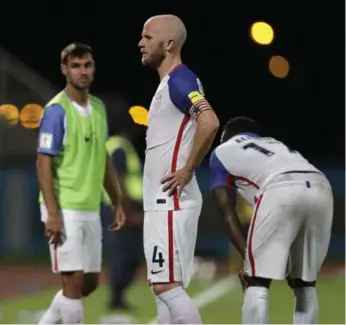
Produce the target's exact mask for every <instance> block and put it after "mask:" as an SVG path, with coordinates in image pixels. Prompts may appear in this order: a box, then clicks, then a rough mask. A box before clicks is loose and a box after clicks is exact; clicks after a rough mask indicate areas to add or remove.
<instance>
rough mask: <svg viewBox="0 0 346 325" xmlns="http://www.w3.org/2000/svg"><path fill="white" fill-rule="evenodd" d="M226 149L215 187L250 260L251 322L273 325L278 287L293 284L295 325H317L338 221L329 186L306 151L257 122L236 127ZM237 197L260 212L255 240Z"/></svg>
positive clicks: (216, 166) (246, 311)
mask: <svg viewBox="0 0 346 325" xmlns="http://www.w3.org/2000/svg"><path fill="white" fill-rule="evenodd" d="M221 142H222V144H221V145H220V146H218V147H217V148H216V149H215V151H214V152H213V153H212V154H211V156H210V169H211V187H212V192H213V195H214V198H215V199H216V202H217V205H218V207H219V208H220V210H221V212H222V215H223V217H224V220H225V221H226V222H227V224H228V232H229V237H230V239H231V241H232V242H233V244H234V245H235V247H236V248H237V249H238V250H239V252H240V253H241V255H242V256H243V257H244V270H243V272H242V273H241V274H240V275H241V279H242V283H243V286H244V288H245V297H244V304H243V323H244V324H268V310H267V309H268V289H269V286H270V283H271V280H284V279H285V278H286V277H287V280H288V283H289V285H290V287H291V288H292V289H293V291H294V295H295V310H294V323H295V324H316V322H317V314H318V301H317V293H316V288H315V285H316V278H317V273H318V271H319V269H320V267H321V265H322V263H323V261H324V259H325V257H326V254H327V251H328V246H329V240H330V235H331V227H332V219H333V196H332V190H331V187H330V184H329V181H328V180H327V178H326V177H325V176H324V175H323V174H322V173H321V172H320V171H319V170H318V169H317V168H316V167H314V166H313V165H312V164H310V163H309V162H308V161H307V160H306V159H305V158H304V157H303V156H302V155H300V154H299V153H298V152H296V151H294V150H291V149H289V148H288V147H287V146H286V145H285V144H283V143H282V142H280V141H278V140H276V139H273V138H269V137H262V136H261V135H260V130H259V125H258V124H257V122H255V121H253V120H251V119H249V118H246V117H239V118H235V119H232V120H230V121H229V122H228V123H227V124H226V125H225V127H224V132H223V134H222V138H221ZM236 191H237V192H238V193H239V194H240V195H241V196H243V197H244V198H245V199H246V200H247V202H248V203H249V204H250V205H252V206H253V207H254V212H253V216H252V220H251V224H250V229H249V233H248V236H247V241H246V235H245V232H244V229H243V228H242V225H241V223H240V221H239V218H238V215H237V212H236V209H235V205H236V194H235V193H236ZM288 261H289V262H290V263H289V265H288ZM287 265H288V268H287ZM287 271H288V276H287V273H286V272H287Z"/></svg>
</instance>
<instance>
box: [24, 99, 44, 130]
mask: <svg viewBox="0 0 346 325" xmlns="http://www.w3.org/2000/svg"><path fill="white" fill-rule="evenodd" d="M42 112H43V108H42V106H41V105H38V104H27V105H25V106H24V107H23V108H22V110H21V111H20V115H19V119H20V122H21V124H22V126H23V127H24V128H26V129H37V128H38V127H39V124H40V120H41V116H42Z"/></svg>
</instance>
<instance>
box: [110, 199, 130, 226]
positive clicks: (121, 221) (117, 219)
mask: <svg viewBox="0 0 346 325" xmlns="http://www.w3.org/2000/svg"><path fill="white" fill-rule="evenodd" d="M113 213H114V221H113V223H112V224H111V225H110V226H109V228H108V229H109V230H110V231H118V230H120V229H121V228H122V227H124V225H125V222H126V214H125V211H124V209H123V207H122V205H119V206H118V207H116V208H114V211H113Z"/></svg>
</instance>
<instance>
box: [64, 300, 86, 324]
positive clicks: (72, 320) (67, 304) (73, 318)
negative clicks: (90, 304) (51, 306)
mask: <svg viewBox="0 0 346 325" xmlns="http://www.w3.org/2000/svg"><path fill="white" fill-rule="evenodd" d="M60 310H61V318H62V322H63V324H83V323H84V320H83V304H82V299H71V298H67V297H65V296H61V299H60Z"/></svg>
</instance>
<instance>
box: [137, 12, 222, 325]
mask: <svg viewBox="0 0 346 325" xmlns="http://www.w3.org/2000/svg"><path fill="white" fill-rule="evenodd" d="M185 40H186V28H185V26H184V24H183V22H182V21H181V20H180V19H179V18H178V17H176V16H172V15H162V16H155V17H152V18H150V19H149V20H148V21H147V22H146V23H145V24H144V28H143V31H142V38H141V40H140V42H139V47H140V49H141V53H142V63H143V65H146V66H151V67H153V68H155V69H156V70H157V72H158V74H159V77H160V84H159V86H158V88H157V90H156V93H155V95H154V98H153V100H152V103H151V105H150V110H149V124H148V130H147V137H146V140H147V148H146V157H145V165H144V182H143V183H144V211H145V215H144V236H143V238H144V252H145V257H146V263H147V272H148V280H149V281H150V283H151V286H152V291H153V293H154V296H155V301H156V304H157V310H158V323H159V324H164V323H175V324H178V323H179V324H188V323H190V324H199V323H201V317H200V315H199V312H198V310H197V308H196V306H195V305H194V303H193V302H192V300H191V299H190V298H189V296H188V295H187V294H186V292H185V290H184V289H185V288H187V286H188V284H189V281H190V276H191V271H192V266H193V259H194V250H195V243H196V237H197V226H198V219H199V215H200V212H201V208H202V196H201V193H200V190H199V187H198V184H197V181H196V178H195V174H194V173H195V170H196V168H197V167H198V166H199V165H200V163H201V162H202V160H203V158H204V157H205V155H206V154H207V152H208V151H209V149H210V147H211V145H212V142H213V140H214V138H215V135H216V133H217V130H218V128H219V121H218V119H217V117H216V115H215V113H214V111H213V109H212V107H211V106H210V104H209V103H208V101H207V100H206V99H205V97H204V92H203V88H202V85H201V83H200V81H199V79H198V77H197V76H196V75H195V74H194V73H193V72H192V71H191V70H190V69H189V68H187V67H186V66H185V65H183V64H182V61H181V56H180V52H181V48H182V46H183V44H184V42H185Z"/></svg>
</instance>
